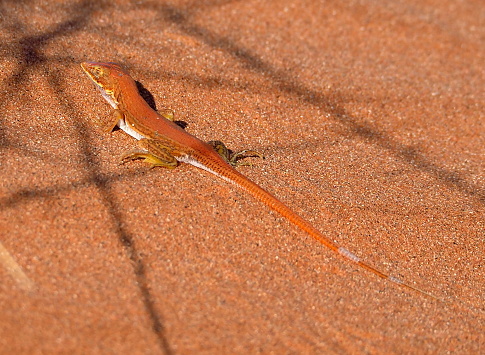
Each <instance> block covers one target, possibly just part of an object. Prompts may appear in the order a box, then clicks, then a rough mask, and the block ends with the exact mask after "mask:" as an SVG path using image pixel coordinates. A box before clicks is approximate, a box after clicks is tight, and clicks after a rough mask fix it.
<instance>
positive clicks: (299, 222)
mask: <svg viewBox="0 0 485 355" xmlns="http://www.w3.org/2000/svg"><path fill="white" fill-rule="evenodd" d="M224 170H225V169H224ZM231 170H232V171H231V172H230V173H229V174H230V176H228V174H227V173H228V171H227V170H225V171H217V172H215V173H216V174H217V175H219V176H220V177H222V178H223V179H224V180H226V181H229V182H232V183H234V184H235V185H237V186H238V187H240V188H242V189H243V190H245V191H246V192H247V193H249V194H251V195H252V196H253V197H255V198H256V199H258V200H259V201H261V202H263V203H264V204H265V205H267V206H268V207H270V208H271V209H272V210H274V211H276V212H278V213H279V214H280V215H281V216H283V217H284V218H286V219H287V220H288V221H289V222H291V223H292V224H294V225H295V226H296V227H298V228H299V229H301V230H303V231H305V232H306V233H308V234H309V235H310V236H311V237H312V238H314V239H315V240H317V241H318V242H320V243H321V244H323V245H325V246H326V247H327V248H329V249H331V250H333V251H334V252H335V253H337V254H340V255H341V256H343V257H345V258H346V259H348V260H350V261H352V262H354V263H356V264H357V265H359V266H360V267H361V268H363V269H366V270H368V271H370V272H372V273H373V274H375V275H377V276H379V277H380V278H383V279H386V280H388V281H390V282H392V283H394V284H396V285H399V286H400V287H403V288H406V289H408V290H412V291H414V292H417V293H420V294H422V295H425V296H428V297H431V298H433V299H439V298H438V297H436V296H434V295H432V294H431V293H429V292H426V291H424V290H422V289H420V288H418V287H415V286H412V285H410V284H408V283H405V282H404V281H402V280H400V279H398V278H396V277H394V276H391V275H389V274H386V273H384V272H382V271H380V270H379V269H377V268H375V267H373V266H372V265H370V264H367V263H366V262H364V261H362V260H361V259H360V258H359V257H358V256H356V255H355V254H353V253H352V252H350V251H349V250H347V249H345V248H343V247H340V246H339V245H338V244H336V243H335V242H333V241H332V240H331V239H329V238H328V237H326V236H324V235H323V234H322V233H321V232H320V231H318V230H317V229H316V228H315V227H313V226H312V225H311V224H310V223H309V222H307V221H306V220H305V219H303V218H302V217H300V216H299V215H298V214H296V213H295V212H293V211H292V210H291V209H290V208H289V207H288V206H286V205H285V204H284V203H283V202H281V201H280V200H278V199H277V198H276V197H275V196H273V195H272V194H271V193H269V192H268V191H266V190H265V189H263V188H262V187H260V186H259V185H257V184H256V183H254V182H252V181H251V180H249V179H248V178H246V177H245V176H244V175H242V174H241V173H239V172H238V171H237V170H235V169H231Z"/></svg>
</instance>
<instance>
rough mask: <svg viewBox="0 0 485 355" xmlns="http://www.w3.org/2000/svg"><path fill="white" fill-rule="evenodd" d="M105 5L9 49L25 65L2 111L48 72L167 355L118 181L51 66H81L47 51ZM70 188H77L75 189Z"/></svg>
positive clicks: (82, 7)
mask: <svg viewBox="0 0 485 355" xmlns="http://www.w3.org/2000/svg"><path fill="white" fill-rule="evenodd" d="M100 6H104V5H102V4H100V3H98V2H97V1H94V0H83V1H79V2H76V3H75V4H73V5H72V7H71V11H70V13H72V14H73V16H72V18H71V19H69V20H67V21H64V22H61V23H59V24H58V25H56V26H55V27H54V28H53V29H52V30H47V31H45V32H43V33H38V34H35V35H31V36H29V35H27V36H24V37H21V39H20V40H18V41H16V42H12V43H11V44H10V47H11V48H10V49H11V50H12V51H15V52H16V53H17V56H18V57H19V58H20V59H19V63H20V65H19V66H18V69H17V70H16V71H15V72H14V73H12V74H11V75H10V76H9V77H8V78H7V80H5V81H4V87H6V88H7V90H5V91H4V92H3V94H2V95H0V112H3V110H2V108H3V107H4V105H5V103H6V98H8V97H9V96H10V97H11V96H14V95H16V94H17V93H18V92H22V91H25V90H26V89H25V88H26V87H27V88H28V86H29V85H28V84H29V75H30V74H32V73H34V72H36V71H39V70H40V71H43V73H44V77H45V78H47V80H48V82H49V85H50V87H51V88H52V90H53V91H54V93H55V96H56V97H57V98H58V102H59V105H60V107H61V108H62V110H63V111H64V112H66V114H67V117H71V118H72V119H71V123H72V125H73V127H74V130H75V131H76V132H77V133H78V141H79V142H80V146H81V148H80V149H81V152H82V155H83V156H84V157H85V160H84V171H85V172H86V173H87V175H88V178H87V180H88V181H90V182H91V183H93V184H94V185H95V186H96V188H97V189H98V191H99V192H100V195H101V197H102V203H103V204H104V205H105V206H106V208H107V210H108V212H109V215H110V216H111V223H112V224H113V227H114V230H115V233H116V235H117V236H118V239H119V241H120V244H121V245H122V247H123V249H124V251H125V254H126V255H127V257H128V258H129V260H130V263H131V265H132V267H133V273H134V275H135V278H136V281H137V282H136V284H137V285H138V288H139V291H140V294H141V297H142V301H143V304H144V306H145V311H146V312H147V314H148V316H149V318H150V321H151V328H152V331H153V333H154V334H155V336H156V339H157V340H158V346H159V348H160V350H161V351H162V353H164V354H172V350H171V347H170V344H169V342H168V339H167V337H166V334H165V328H164V325H163V323H162V317H161V315H160V314H159V313H158V312H157V310H156V307H155V304H154V300H153V297H152V295H151V293H150V289H149V285H148V280H147V276H146V270H145V264H144V262H143V259H142V257H141V255H140V253H139V252H138V250H137V248H136V243H135V239H136V236H134V235H132V234H130V233H129V232H128V231H127V230H126V228H125V227H124V225H125V223H124V217H123V214H122V213H121V210H120V208H119V207H118V203H117V201H116V199H115V197H114V194H113V192H112V185H113V183H114V182H113V180H112V179H111V177H110V176H106V175H103V174H101V173H99V171H101V169H100V168H101V166H100V162H99V161H98V160H97V158H96V156H95V155H94V153H93V148H92V146H91V143H90V142H91V139H90V136H89V128H88V127H86V126H85V125H84V124H83V120H82V117H80V114H79V113H78V112H76V109H75V108H74V107H73V106H72V105H71V104H70V103H69V101H68V100H64V98H66V97H69V91H68V88H69V85H68V83H67V82H66V81H65V80H64V79H62V77H59V75H57V73H56V68H53V67H52V63H55V62H57V63H58V65H63V66H65V65H72V64H74V63H75V64H76V65H78V64H79V63H77V62H76V61H75V60H74V59H73V58H70V57H64V58H57V59H56V58H53V57H49V56H46V55H45V54H44V52H43V47H45V46H46V45H48V44H49V43H50V42H52V41H53V40H55V39H57V38H58V37H61V36H65V35H67V34H70V33H74V32H77V31H79V30H81V29H82V28H84V26H85V25H86V24H87V23H88V22H89V19H90V18H91V14H92V12H93V11H95V10H97V9H99V7H100ZM11 22H14V25H13V26H11V28H10V29H11V30H13V31H18V33H23V32H24V31H25V30H26V28H25V26H24V25H23V24H22V23H21V22H20V21H17V22H15V21H12V19H11ZM27 90H28V89H27ZM0 120H3V117H1V116H0ZM1 123H2V121H0V146H1V147H2V148H6V147H8V146H13V147H14V148H15V144H12V143H13V142H9V140H8V139H7V135H6V134H5V131H4V130H5V128H4V125H3V124H1ZM70 188H76V187H75V186H71V187H70ZM58 192H59V190H58V189H57V188H56V187H52V188H51V189H47V190H42V191H37V190H31V191H26V190H23V191H19V192H17V194H13V195H12V196H10V197H8V198H6V199H3V200H2V201H1V206H0V208H2V209H3V208H8V207H9V206H12V205H15V204H17V203H19V202H20V201H18V200H17V199H20V200H25V199H31V198H39V197H47V196H51V195H52V194H53V193H58Z"/></svg>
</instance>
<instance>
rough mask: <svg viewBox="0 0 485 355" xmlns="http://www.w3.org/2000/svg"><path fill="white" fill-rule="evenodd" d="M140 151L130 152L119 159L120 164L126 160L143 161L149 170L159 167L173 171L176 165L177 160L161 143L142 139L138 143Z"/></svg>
mask: <svg viewBox="0 0 485 355" xmlns="http://www.w3.org/2000/svg"><path fill="white" fill-rule="evenodd" d="M138 145H139V147H140V149H134V150H131V151H129V152H127V153H125V154H123V156H122V157H121V163H124V162H126V161H127V160H135V159H143V161H145V162H147V163H149V164H150V165H151V166H150V168H154V167H155V166H161V167H164V168H168V169H174V168H176V167H177V165H178V161H177V159H175V157H174V156H173V155H172V154H171V153H170V151H169V150H168V149H167V147H166V146H165V145H163V142H161V141H159V140H156V139H147V138H143V139H140V140H139V141H138Z"/></svg>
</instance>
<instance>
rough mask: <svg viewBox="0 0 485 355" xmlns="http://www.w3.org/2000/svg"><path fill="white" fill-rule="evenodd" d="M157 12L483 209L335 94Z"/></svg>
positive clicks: (474, 191) (454, 179)
mask: <svg viewBox="0 0 485 355" xmlns="http://www.w3.org/2000/svg"><path fill="white" fill-rule="evenodd" d="M152 6H154V7H155V8H156V10H157V11H158V13H159V14H160V17H161V18H162V19H163V20H164V21H167V22H170V23H173V24H175V25H176V26H178V28H179V29H180V30H182V31H183V32H185V33H186V34H187V35H188V36H192V37H194V38H197V39H198V40H200V41H202V42H203V43H205V44H206V45H208V46H210V47H212V48H214V49H217V50H221V51H225V52H227V53H229V54H230V55H232V56H233V57H234V59H235V60H237V61H239V62H240V63H243V64H245V66H246V67H247V68H248V70H252V71H254V72H257V73H260V74H264V75H265V77H269V78H271V79H272V81H273V85H274V87H275V88H276V89H278V90H279V91H281V92H282V93H284V94H286V95H289V96H292V97H295V98H298V99H300V100H302V101H303V102H306V103H308V104H310V105H312V106H314V107H317V108H319V109H321V110H324V111H326V112H328V113H329V114H330V116H329V117H331V118H332V119H333V120H335V121H338V122H339V123H341V124H342V125H344V126H345V127H346V128H347V130H348V131H349V132H350V134H351V135H353V136H354V137H356V138H359V139H363V140H365V141H367V142H368V143H370V144H373V145H375V146H378V147H380V148H381V149H383V150H386V151H388V152H390V153H391V154H392V155H394V156H395V157H396V158H398V159H399V160H401V161H404V162H406V163H407V164H409V165H411V166H413V167H414V168H415V169H418V170H420V171H423V172H425V173H427V174H430V175H432V176H434V177H435V178H436V179H438V180H440V181H442V182H444V183H445V184H446V185H448V186H450V187H452V188H454V189H455V190H457V191H459V192H461V193H462V194H465V195H468V196H469V197H472V198H474V199H476V200H477V201H479V202H480V203H481V204H482V205H485V189H481V188H480V187H479V186H477V185H475V184H473V183H469V182H468V181H467V180H466V178H465V177H464V176H462V175H461V174H459V173H457V172H454V171H451V170H449V169H446V168H444V167H441V166H439V165H436V164H434V163H433V162H432V161H431V160H430V159H428V158H427V157H426V156H425V155H424V154H422V153H420V152H418V151H417V150H416V149H415V148H414V147H413V146H410V145H405V144H403V143H401V142H399V141H398V140H397V139H395V138H394V137H392V136H389V135H388V134H386V133H384V132H382V131H379V130H377V129H375V128H373V127H371V126H370V125H369V124H368V123H366V122H365V120H364V119H361V118H358V117H354V116H352V115H351V114H349V113H348V112H347V111H346V110H345V108H344V107H343V106H342V105H340V104H339V102H343V101H344V98H343V97H341V96H340V95H338V93H335V94H334V95H332V96H334V97H332V98H330V97H327V96H325V95H324V94H322V93H320V92H318V91H315V90H312V89H309V88H307V87H305V86H304V84H301V83H299V82H297V81H295V80H294V79H293V78H291V76H290V75H291V73H288V72H286V71H284V70H279V69H277V68H274V67H273V66H272V65H271V64H269V63H267V62H265V61H264V60H262V59H261V58H260V57H258V56H257V55H256V54H254V53H252V52H251V51H250V50H247V49H245V48H242V47H240V46H237V45H236V44H234V43H233V42H232V41H231V40H230V39H229V38H226V37H222V36H220V35H218V34H216V33H214V32H212V31H210V29H208V28H205V27H201V26H198V25H196V24H193V23H192V22H191V21H190V11H191V10H180V9H179V8H177V7H174V6H169V5H156V6H155V5H152Z"/></svg>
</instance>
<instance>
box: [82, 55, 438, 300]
mask: <svg viewBox="0 0 485 355" xmlns="http://www.w3.org/2000/svg"><path fill="white" fill-rule="evenodd" d="M81 67H82V68H83V70H84V71H85V72H86V74H87V75H88V76H89V77H90V78H91V80H92V81H93V82H94V83H95V84H96V86H97V88H98V89H99V90H100V91H101V93H102V94H103V96H104V98H105V99H106V100H107V101H108V102H109V103H110V104H111V106H112V107H113V108H114V109H115V114H114V116H113V119H112V120H111V121H109V122H104V123H102V126H103V127H104V128H105V130H106V131H108V132H109V131H111V130H112V129H113V128H114V127H115V126H116V125H118V126H119V127H120V128H121V129H122V130H124V131H125V132H126V133H128V134H129V135H131V136H132V137H134V138H135V139H137V140H139V145H140V148H141V149H139V150H135V151H131V152H129V153H128V154H126V155H125V156H124V158H123V159H138V158H142V159H144V160H145V161H147V162H148V163H150V164H151V165H152V166H162V167H166V168H175V167H176V166H177V165H178V162H184V163H189V164H192V165H194V166H196V167H198V168H201V169H204V170H207V171H209V172H211V173H212V174H214V175H216V176H218V177H220V178H222V179H224V180H226V181H228V182H230V183H232V184H234V185H236V186H238V187H239V188H241V189H243V190H244V191H246V192H247V193H248V194H250V195H252V196H253V197H255V198H256V199H257V200H259V201H261V202H263V203H264V204H265V205H267V206H268V207H270V208H271V209H273V210H275V211H276V212H278V213H279V214H280V215H281V216H283V217H284V218H286V219H287V220H288V221H289V222H291V223H292V224H294V225H295V226H296V227H298V228H299V229H301V230H303V231H305V232H307V233H308V234H309V235H310V236H312V237H313V238H314V239H316V240H317V241H319V242H320V243H322V244H323V245H325V246H326V247H327V248H329V249H331V250H333V251H334V252H336V253H338V254H340V255H342V256H344V257H346V258H347V259H349V260H351V261H352V262H354V263H356V264H357V265H359V266H360V267H362V268H364V269H367V270H369V271H370V272H372V273H374V274H376V275H377V276H379V277H381V278H385V279H387V280H389V281H391V282H393V283H394V284H397V285H399V286H401V287H404V288H407V289H410V290H412V291H415V292H418V293H420V294H423V295H426V296H429V297H432V298H436V297H435V296H433V295H431V294H430V293H428V292H425V291H423V290H420V289H418V288H416V287H414V286H411V285H409V284H407V283H404V282H402V281H401V280H399V279H397V278H395V277H392V276H389V275H388V274H386V273H384V272H381V271H380V270H378V269H376V268H374V267H373V266H371V265H369V264H367V263H365V262H363V261H361V260H360V259H359V258H358V257H357V256H356V255H354V254H353V253H351V252H350V251H348V250H347V249H345V248H342V247H339V246H338V245H337V244H336V243H334V242H333V241H332V240H330V239H329V238H328V237H326V236H324V235H323V234H321V233H320V232H319V231H318V230H317V229H316V228H314V227H313V226H312V225H311V224H310V223H309V222H307V221H306V220H304V219H303V218H302V217H300V216H299V215H297V214H296V213H295V212H293V211H292V210H291V209H290V208H289V207H287V206H286V205H285V204H283V203H282V202H281V201H280V200H278V199H277V198H276V197H274V196H273V195H272V194H270V193H269V192H267V191H266V190H265V189H263V188H262V187H260V186H259V185H257V184H256V183H254V182H252V181H251V180H249V179H248V178H246V177H245V176H244V175H242V174H241V173H239V172H238V171H237V170H236V169H234V168H233V166H232V165H237V164H236V163H235V159H231V158H230V157H228V156H227V154H226V153H225V150H226V149H225V147H224V146H223V145H219V144H222V143H220V142H215V144H214V143H213V144H212V145H211V144H208V143H205V142H202V141H201V140H199V139H198V138H196V137H194V136H192V135H190V134H189V133H187V132H186V131H184V130H183V129H182V128H181V127H179V126H178V125H176V124H175V123H173V122H172V121H171V120H170V119H171V118H172V115H171V114H165V115H164V116H162V115H160V114H158V113H157V112H156V111H154V110H153V109H152V108H151V107H150V106H149V105H148V104H147V103H146V101H145V100H144V99H143V98H142V97H141V96H140V94H139V92H138V88H137V86H136V84H135V81H134V80H133V79H132V78H131V76H130V75H129V74H128V73H127V72H125V71H124V70H123V69H122V68H121V67H120V66H119V65H118V64H115V63H95V62H85V63H82V64H81ZM216 149H217V151H216ZM247 152H248V153H249V154H251V155H254V154H256V155H258V154H257V153H256V152H253V151H247ZM242 153H243V152H242ZM240 154H241V153H237V154H236V155H240Z"/></svg>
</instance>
